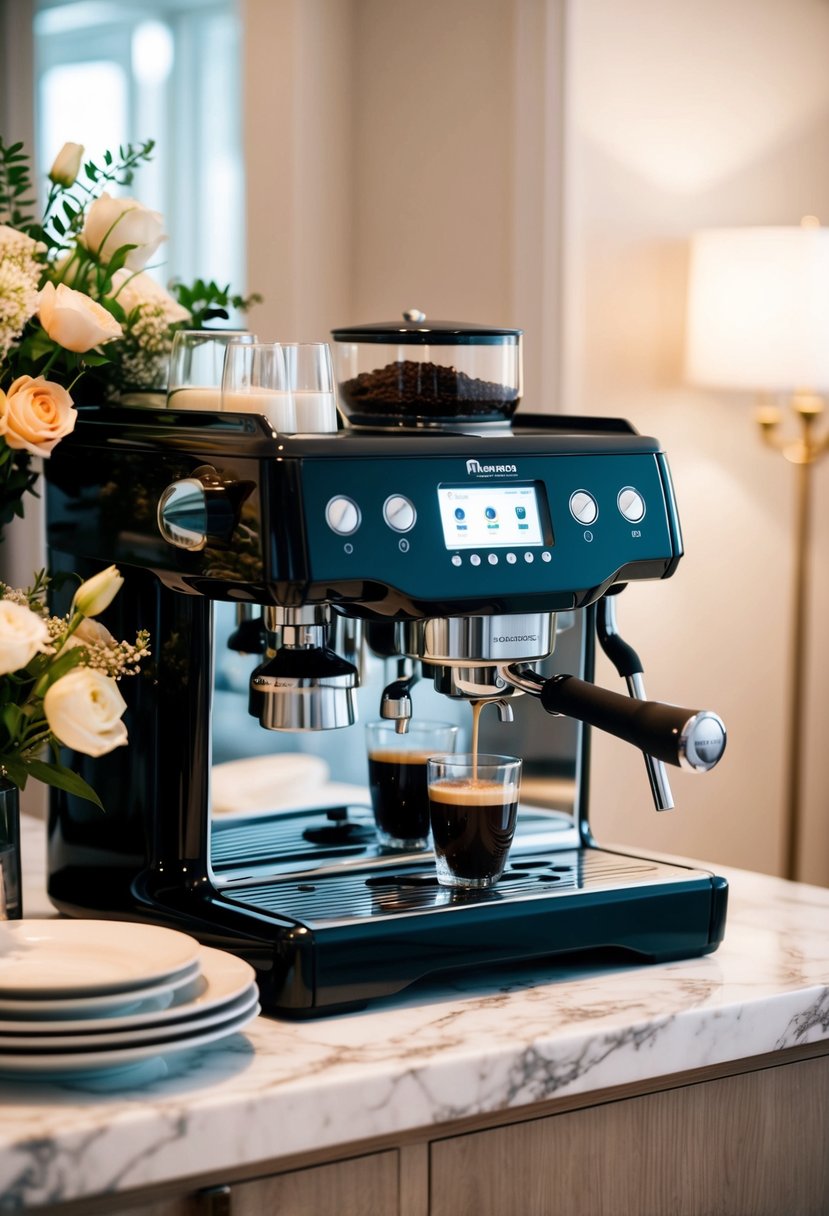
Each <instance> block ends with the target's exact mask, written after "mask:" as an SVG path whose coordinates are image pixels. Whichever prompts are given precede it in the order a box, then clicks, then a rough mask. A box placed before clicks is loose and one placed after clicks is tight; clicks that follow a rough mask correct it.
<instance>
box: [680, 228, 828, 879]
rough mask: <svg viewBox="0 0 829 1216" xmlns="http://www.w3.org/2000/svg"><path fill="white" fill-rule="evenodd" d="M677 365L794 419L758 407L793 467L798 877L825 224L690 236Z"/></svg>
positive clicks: (822, 441)
mask: <svg viewBox="0 0 829 1216" xmlns="http://www.w3.org/2000/svg"><path fill="white" fill-rule="evenodd" d="M686 372H687V378H688V380H689V381H690V382H691V383H693V384H698V385H703V386H707V387H711V388H718V389H731V390H740V391H743V392H745V391H746V390H752V389H753V390H756V391H758V392H759V393H762V394H764V395H767V394H774V395H778V399H779V397H780V395H783V394H785V395H786V396H787V397H788V401H789V407H790V410H791V412H792V413H793V415H794V417H795V419H796V423H797V426H796V428H795V429H794V434H793V436H792V437H786V436H785V435H783V434H781V423H782V421H783V415H782V411H781V410H780V409H779V408H777V406H776V405H770V404H763V405H761V406H760V407H759V409H758V412H757V421H758V423H759V425H760V430H761V435H762V437H763V439H764V441H765V442H766V443H767V444H769V445H770V446H771V447H773V448H774V449H776V450H777V451H779V452H781V453H782V455H783V456H784V457H785V458H786V459H787V460H788V461H790V462H791V463H792V464H793V465H794V466H795V469H796V473H797V507H796V513H795V537H794V552H795V564H794V603H793V625H792V643H791V646H792V668H791V669H792V683H791V692H790V696H791V701H790V707H789V722H788V740H787V766H786V768H787V771H786V806H785V811H786V819H785V825H786V835H785V848H784V873H785V876H786V877H787V878H792V879H794V878H797V874H798V858H799V850H800V829H801V797H802V791H801V780H802V767H803V765H802V759H803V729H802V727H803V705H804V693H805V671H806V664H805V660H806V623H807V606H808V598H809V581H810V544H809V541H810V525H811V473H812V469H813V467H814V465H815V464H816V463H817V461H818V460H819V459H820V457H821V456H822V455H823V453H825V452H826V450H827V448H829V434H825V433H824V434H822V435H820V434H818V429H819V420H820V416H821V414H822V413H823V409H824V402H823V398H822V396H820V394H821V393H822V392H826V391H827V390H829V229H827V228H821V227H820V225H819V223H818V221H817V220H816V219H814V218H813V217H811V216H810V217H807V218H806V219H804V220H803V221H802V223H801V225H800V227H785V228H784V227H781V228H765V227H762V228H760V227H758V228H721V229H711V230H708V231H704V232H699V233H696V234H695V235H694V237H693V238H692V242H691V262H690V273H689V284H688V322H687V340H686Z"/></svg>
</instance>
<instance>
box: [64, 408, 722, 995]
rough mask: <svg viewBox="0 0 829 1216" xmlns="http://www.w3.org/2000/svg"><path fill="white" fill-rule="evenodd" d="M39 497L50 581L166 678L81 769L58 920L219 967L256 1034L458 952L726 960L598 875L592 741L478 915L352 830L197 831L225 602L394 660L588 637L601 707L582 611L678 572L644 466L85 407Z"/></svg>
mask: <svg viewBox="0 0 829 1216" xmlns="http://www.w3.org/2000/svg"><path fill="white" fill-rule="evenodd" d="M46 476H47V482H48V485H47V508H48V545H49V560H50V566H51V567H52V568H53V569H61V568H63V569H70V570H75V571H77V572H78V573H80V574H82V575H88V574H90V573H92V572H94V571H95V570H96V569H100V568H101V567H103V566H106V565H108V564H110V563H113V562H114V563H116V564H117V565H118V566H119V568H120V569H121V572H122V573H123V574H124V576H125V579H126V584H125V587H124V589H123V591H122V593H121V595H120V596H119V597H118V598H117V600H116V601H115V604H114V605H113V607H112V609H111V610H110V613H111V615H110V616H109V617H107V618H105V620H106V623H107V624H108V625H109V627H110V629H111V630H112V631H113V632H114V633H117V634H118V635H119V636H129V635H130V634H131V633H134V632H135V630H136V629H138V628H148V629H149V630H150V632H151V634H152V650H153V661H152V663H151V664H149V665H148V666H147V668H146V670H145V672H144V673H143V674H142V675H141V676H139V677H137V678H136V679H134V680H131V681H129V682H127V683H125V684H124V686H123V691H124V693H125V696H126V697H127V699H128V702H129V711H128V718H127V722H128V728H129V735H130V744H129V746H128V747H126V748H122V749H119V750H118V751H116V752H114V753H111V754H110V755H108V756H105V757H103V758H101V759H99V760H95V761H93V760H88V759H85V758H83V757H74V758H73V763H74V764H76V766H78V767H79V768H80V770H81V771H82V772H83V774H84V775H85V776H86V777H87V779H88V780H89V781H90V782H91V783H92V784H93V785H94V787H95V788H96V789H97V790H98V791H99V793H100V794H101V796H102V798H103V801H104V803H105V805H106V808H107V810H106V814H105V815H101V813H100V812H99V811H98V810H96V809H95V808H94V807H92V806H91V805H90V804H88V803H84V802H82V801H79V800H77V799H74V798H72V797H70V796H68V795H66V794H63V793H59V792H54V793H53V798H52V806H51V811H50V833H49V838H50V843H49V850H50V852H49V893H50V896H51V898H52V899H53V901H54V902H55V903H56V905H57V906H58V907H60V908H61V909H62V910H64V911H67V912H70V913H90V912H91V913H93V914H95V915H104V916H115V917H136V918H139V919H146V920H153V921H157V922H160V923H166V924H170V925H174V926H179V927H182V928H185V929H186V930H187V931H189V932H192V933H194V934H196V935H197V936H199V937H200V938H201V939H202V940H204V941H206V942H210V943H211V944H215V945H219V946H223V947H226V948H228V949H232V950H234V951H236V952H237V953H240V954H242V955H244V956H245V957H246V958H248V959H249V960H250V961H251V962H252V963H253V964H254V965H255V966H256V968H257V971H258V975H259V979H260V987H261V989H262V995H263V1002H264V1004H265V1006H266V1007H267V1008H270V1009H272V1010H277V1011H284V1012H290V1013H294V1014H301V1013H307V1014H310V1013H323V1012H327V1011H331V1010H333V1009H335V1008H342V1007H348V1006H353V1005H357V1004H360V1003H363V1002H364V1001H366V1000H368V999H370V998H372V997H376V996H381V995H385V994H388V993H390V992H394V991H397V990H399V989H400V988H403V987H405V986H406V985H407V984H409V983H411V982H413V981H414V980H416V979H418V978H420V977H421V976H423V975H425V974H429V973H431V972H435V971H441V970H446V969H451V968H452V967H456V966H460V965H463V964H465V963H467V962H468V961H469V959H470V952H471V951H474V957H475V961H476V962H477V963H479V964H487V963H491V964H494V963H496V962H502V961H507V960H510V959H517V958H530V957H539V956H547V955H553V954H556V953H559V952H562V951H566V950H572V949H580V948H585V947H594V946H619V947H624V948H627V949H631V950H635V951H637V952H638V953H640V954H642V955H645V956H647V957H650V958H657V957H658V958H666V957H674V956H687V955H690V954H701V953H705V952H707V951H709V950H712V949H714V948H716V945H717V944H718V942H719V940H720V939H721V936H722V932H723V920H724V913H725V884H724V882H723V881H722V880H720V879H718V878H716V877H715V876H713V875H710V874H707V873H704V872H700V871H696V870H691V869H688V868H684V867H681V866H663V865H657V864H655V863H651V862H648V861H643V860H641V859H637V858H630V857H623V856H620V855H617V854H613V853H609V852H607V851H604V850H600V849H598V848H596V847H595V844H594V842H593V841H592V839H591V837H590V832H589V827H588V824H587V818H586V783H587V768H588V766H587V745H588V737H589V731H588V730H587V729H585V730H584V732H583V734H582V739H583V754H582V757H581V764H580V773H581V777H580V788H579V790H578V796H577V799H576V803H577V814H576V821H575V823H572V822H571V823H569V824H568V825H566V830H564V831H562V824H561V818H562V817H561V816H557V817H550V816H545V815H544V814H543V813H539V814H532V813H528V814H527V815H526V816H525V820H524V823H523V825H522V829H521V832H520V834H519V837H518V839H517V840H516V845H515V848H514V853H513V857H512V864H511V868H510V870H509V871H508V873H507V874H506V875H505V877H504V880H503V881H502V882H501V883H500V884H499V885H498V887H497V888H495V890H494V891H492V892H489V893H473V894H471V895H469V896H466V897H458V896H457V895H456V894H451V893H448V892H447V891H445V890H442V889H440V888H438V887H437V886H436V885H435V882H434V878H433V875H432V868H431V865H430V862H429V859H428V858H424V857H422V856H414V855H409V856H405V857H403V858H388V857H383V856H382V855H380V854H379V852H378V850H377V849H376V847H374V846H373V844H372V843H371V832H370V823H369V819H368V817H367V815H366V812H365V811H364V810H360V809H359V808H358V809H356V810H355V809H352V810H351V811H348V810H347V809H345V808H343V810H342V811H338V810H334V811H329V813H328V814H327V815H321V814H320V813H317V814H316V816H315V815H314V813H309V812H304V813H302V814H299V813H294V814H290V815H284V814H283V815H281V816H275V817H274V819H273V822H272V823H265V821H263V820H262V819H261V818H260V819H257V820H256V822H255V823H251V824H248V823H246V822H245V821H244V820H243V819H242V820H234V821H233V822H232V823H231V824H221V825H211V822H210V815H209V771H210V760H211V755H210V713H211V697H212V670H213V660H214V655H213V634H212V616H213V612H212V601H230V602H235V603H237V604H244V603H251V604H261V605H279V606H283V607H292V606H293V607H298V606H302V605H317V604H318V605H323V604H327V605H330V606H331V608H332V609H333V612H334V615H335V616H336V615H338V614H342V615H344V616H346V617H348V618H349V619H352V620H354V619H357V620H362V621H364V622H367V627H368V629H369V630H370V631H371V630H375V631H377V632H378V635H379V634H383V635H384V636H386V635H387V634H388V629H389V627H390V626H391V625H392V624H393V623H394V622H407V621H408V622H411V621H419V620H423V619H432V618H444V617H445V618H458V617H462V616H467V615H474V616H481V617H488V616H493V615H497V616H502V615H511V614H523V613H550V612H564V611H569V610H574V609H585V612H584V614H581V613H580V614H579V615H580V616H582V615H583V616H584V618H585V622H586V623H585V626H584V639H585V640H584V644H583V647H582V668H581V671H580V673H579V674H580V675H581V676H582V677H583V678H586V679H587V680H590V679H591V678H592V651H593V609H592V607H591V606H592V605H594V604H595V603H596V602H597V601H600V600H601V598H602V597H603V596H604V595H605V593H606V592H608V591H612V590H615V589H617V588H618V587H619V586H620V585H622V584H624V583H626V582H629V581H631V580H636V579H660V578H664V577H667V576H669V575H670V574H671V573H672V572H673V570H674V568H675V566H676V563H677V562H678V560H679V558H680V556H681V553H682V546H681V537H680V531H679V524H678V519H677V514H676V507H675V503H674V498H673V492H672V488H671V482H670V477H669V473H668V468H667V463H666V460H665V457H664V455H663V454H662V452H661V451H660V448H659V445H658V443H657V442H656V441H654V440H652V439H647V438H643V437H641V436H639V435H637V434H635V433H634V432H632V431H631V429H630V428H629V427H627V425H626V424H623V423H619V422H615V421H612V422H605V421H601V420H578V419H572V418H557V419H546V420H542V419H532V418H530V419H526V420H524V421H523V423H522V424H520V425H516V426H515V429H514V430H513V431H512V432H511V433H506V434H492V435H486V436H482V435H476V436H473V435H461V434H443V433H438V432H430V433H425V434H423V433H415V434H409V433H406V432H397V433H393V434H390V435H387V434H383V433H379V432H378V433H373V432H359V431H344V432H340V433H338V434H336V435H324V436H306V437H303V436H276V435H274V434H273V433H272V432H271V431H270V429H269V427H268V426H267V424H266V423H265V422H264V420H262V419H260V418H259V417H257V416H252V415H233V414H223V413H214V414H195V413H188V414H176V413H174V412H171V411H166V410H159V411H155V410H142V409H112V408H108V409H96V408H92V407H91V408H88V409H86V410H83V411H81V417H80V419H79V422H78V425H77V427H76V430H75V433H74V434H73V435H72V436H71V437H69V438H67V439H65V440H64V441H63V442H62V443H61V444H60V445H59V447H58V448H57V449H56V450H55V453H54V454H53V456H52V457H51V459H50V460H49V462H48V463H47V469H46ZM384 631H385V633H384ZM490 642H491V644H492V645H493V646H494V647H495V650H496V652H497V650H498V646H499V645H500V644H503V648H504V658H505V660H510V659H512V658H514V657H515V655H516V649H515V646H516V642H518V645H519V650H520V635H511V636H506V635H505V636H503V637H498V636H496V637H494V639H490ZM496 657H497V654H496ZM548 708H549V706H548ZM249 728H250V730H258V729H259V727H258V725H257V724H256V723H255V721H254V720H253V718H251V719H250V726H249ZM320 825H321V826H320ZM315 833H316V835H315Z"/></svg>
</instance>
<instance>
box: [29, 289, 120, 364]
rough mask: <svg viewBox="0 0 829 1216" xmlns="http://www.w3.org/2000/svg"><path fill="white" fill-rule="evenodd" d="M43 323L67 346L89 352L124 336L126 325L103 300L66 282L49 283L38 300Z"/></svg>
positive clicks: (76, 351) (47, 330)
mask: <svg viewBox="0 0 829 1216" xmlns="http://www.w3.org/2000/svg"><path fill="white" fill-rule="evenodd" d="M38 316H39V317H40V324H41V325H42V326H43V328H44V329H45V330H46V332H47V334H48V335H49V337H50V338H51V339H52V341H53V342H57V344H58V346H62V347H63V348H64V350H71V351H74V352H75V354H77V355H82V354H85V353H86V351H88V350H92V348H93V347H94V346H100V344H101V343H102V342H111V341H112V340H113V338H120V337H121V336H122V332H123V331H122V329H121V326H120V325H119V324H118V322H117V321H116V320H115V317H113V315H112V313H110V312H107V310H106V309H105V308H104V307H103V305H102V304H98V303H97V301H95V300H92V299H90V298H89V296H87V295H84V293H83V292H82V291H75V290H73V288H71V287H67V286H66V284H65V283H59V284H58V286H57V287H55V285H54V283H47V284H46V286H45V287H44V288H43V290H42V291H41V293H40V300H39V302H38Z"/></svg>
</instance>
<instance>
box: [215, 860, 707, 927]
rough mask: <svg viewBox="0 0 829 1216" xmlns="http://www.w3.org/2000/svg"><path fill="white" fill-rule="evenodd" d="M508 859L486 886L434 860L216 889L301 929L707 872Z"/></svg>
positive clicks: (693, 879) (682, 879) (676, 880)
mask: <svg viewBox="0 0 829 1216" xmlns="http://www.w3.org/2000/svg"><path fill="white" fill-rule="evenodd" d="M510 861H511V864H510V865H509V866H508V868H507V869H506V870H505V872H504V875H503V877H502V878H501V880H500V882H499V883H498V885H497V886H496V887H494V888H492V889H490V890H486V891H455V890H451V889H449V888H446V887H441V886H439V885H438V883H437V880H436V878H435V877H434V862H433V861H432V860H431V858H430V859H429V860H424V861H422V862H420V863H418V864H399V865H397V866H393V867H391V868H389V867H388V866H383V867H367V866H365V865H363V866H362V867H361V868H360V869H359V870H348V871H345V872H342V871H338V872H335V871H334V870H333V868H332V869H330V870H328V871H325V872H322V871H318V872H317V873H316V874H315V875H314V876H313V877H312V876H310V875H305V876H302V877H301V878H300V879H297V878H287V877H286V878H284V879H275V880H272V881H269V882H266V883H261V884H252V885H246V886H245V887H244V888H242V889H238V890H234V889H232V888H229V887H225V888H223V891H222V894H223V896H224V898H225V899H228V900H230V901H231V902H233V903H238V904H240V905H242V906H248V907H251V908H255V909H256V910H258V911H260V912H262V911H265V912H273V913H278V914H279V915H280V916H284V917H289V918H291V919H293V920H296V921H299V922H300V923H302V924H303V925H305V926H307V927H308V928H309V929H312V930H313V929H327V928H333V927H336V926H341V925H349V924H353V923H354V922H357V921H363V920H368V919H371V920H373V921H377V920H378V919H383V918H392V917H400V916H422V915H423V914H424V913H430V912H435V913H437V912H440V913H446V912H450V913H451V912H452V911H453V910H456V909H457V910H461V909H464V910H468V909H469V908H470V907H472V906H475V905H482V904H483V905H498V904H504V903H515V902H525V901H531V900H539V899H543V900H549V899H550V898H556V897H563V896H570V897H572V896H577V897H578V896H579V895H585V896H589V895H595V894H598V893H600V892H603V891H611V890H614V891H621V890H623V889H625V888H627V889H633V888H643V887H645V886H649V887H652V886H664V885H667V884H672V885H674V886H676V885H677V884H683V883H686V882H687V883H689V884H698V883H699V881H700V879H701V878H702V879H708V878H710V875H708V874H707V873H705V872H703V871H700V870H694V869H690V868H687V867H684V866H675V865H668V864H665V863H663V862H657V861H650V860H647V859H644V858H638V857H629V856H625V855H622V854H618V853H611V852H606V851H605V850H603V849H595V848H576V849H564V850H562V851H556V852H547V853H546V855H544V854H539V855H535V856H534V855H531V854H526V855H520V856H515V855H514V854H513V855H511V859H510Z"/></svg>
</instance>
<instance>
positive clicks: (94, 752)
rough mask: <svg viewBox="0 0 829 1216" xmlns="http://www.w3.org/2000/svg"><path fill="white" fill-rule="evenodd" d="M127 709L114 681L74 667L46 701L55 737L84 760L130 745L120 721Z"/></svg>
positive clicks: (47, 712)
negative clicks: (87, 757) (82, 756)
mask: <svg viewBox="0 0 829 1216" xmlns="http://www.w3.org/2000/svg"><path fill="white" fill-rule="evenodd" d="M126 708H127V703H126V701H125V700H124V698H123V697H122V696H121V693H120V692H119V690H118V685H117V684H116V683H115V681H114V680H113V679H111V678H110V677H109V676H105V675H103V673H102V672H100V671H93V670H92V668H91V667H74V668H73V669H72V670H71V671H70V672H68V673H67V674H66V675H65V676H61V678H60V679H59V680H55V682H54V684H52V685H51V687H50V688H49V689H48V690H47V692H46V696H45V697H44V698H43V712H44V714H45V715H46V721H47V722H48V723H49V729H50V730H51V732H52V734H53V735H55V737H56V738H57V739H59V740H60V742H61V743H63V744H64V746H65V747H71V748H72V749H73V750H74V751H76V752H82V753H83V754H84V755H85V756H104V755H106V753H107V752H111V751H112V750H113V748H116V747H122V746H123V745H124V744H125V743H126V742H127V728H126V726H124V723H123V722H122V721H121V716H122V714H123V713H124V710H125V709H126Z"/></svg>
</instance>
